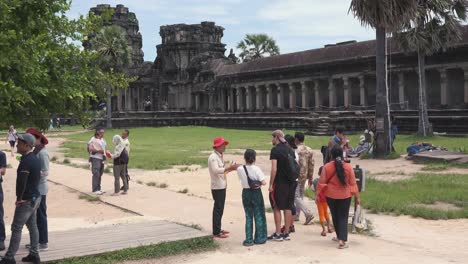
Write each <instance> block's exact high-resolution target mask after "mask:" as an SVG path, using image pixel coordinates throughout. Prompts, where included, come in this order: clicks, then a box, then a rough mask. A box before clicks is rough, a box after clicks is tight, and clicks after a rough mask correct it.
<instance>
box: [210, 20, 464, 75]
mask: <svg viewBox="0 0 468 264" xmlns="http://www.w3.org/2000/svg"><path fill="white" fill-rule="evenodd" d="M375 43H376V41H375V40H368V41H361V42H354V43H344V44H337V45H334V46H329V47H325V48H318V49H311V50H305V51H299V52H293V53H287V54H282V55H276V56H271V57H265V58H261V59H257V60H254V61H251V62H246V63H240V64H232V65H224V66H223V67H222V69H218V71H219V76H220V77H221V76H228V75H236V74H243V73H251V72H261V71H268V70H273V69H281V68H291V67H296V66H308V65H314V64H324V63H330V62H339V61H350V60H356V59H363V58H370V57H375V53H376V50H375V46H376V45H375ZM387 43H388V46H389V51H390V53H391V54H397V53H402V50H401V48H400V47H399V46H398V45H397V43H396V42H395V41H392V38H389V39H388V41H387ZM466 44H468V26H463V29H462V40H461V41H458V42H457V43H456V44H455V45H453V47H455V46H460V45H466Z"/></svg>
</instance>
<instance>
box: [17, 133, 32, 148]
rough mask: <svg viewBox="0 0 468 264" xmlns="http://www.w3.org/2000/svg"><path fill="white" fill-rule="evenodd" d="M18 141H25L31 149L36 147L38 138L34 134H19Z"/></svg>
mask: <svg viewBox="0 0 468 264" xmlns="http://www.w3.org/2000/svg"><path fill="white" fill-rule="evenodd" d="M18 140H21V141H23V142H24V143H26V144H27V145H28V146H30V147H31V148H32V147H34V145H35V144H36V138H35V137H34V136H33V135H32V134H29V133H21V134H18Z"/></svg>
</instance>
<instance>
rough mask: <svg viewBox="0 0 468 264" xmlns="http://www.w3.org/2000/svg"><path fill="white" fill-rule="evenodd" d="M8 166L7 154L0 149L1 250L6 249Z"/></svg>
mask: <svg viewBox="0 0 468 264" xmlns="http://www.w3.org/2000/svg"><path fill="white" fill-rule="evenodd" d="M6 167H7V160H6V154H5V152H3V151H0V251H2V250H5V238H6V235H5V221H4V220H3V219H4V217H3V216H4V213H5V212H4V210H3V186H2V182H3V176H5V173H6Z"/></svg>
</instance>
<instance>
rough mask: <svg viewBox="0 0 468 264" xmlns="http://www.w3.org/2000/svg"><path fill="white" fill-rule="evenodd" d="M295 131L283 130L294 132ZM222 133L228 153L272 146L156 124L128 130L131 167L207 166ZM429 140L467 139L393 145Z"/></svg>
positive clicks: (403, 139)
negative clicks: (215, 141) (213, 146)
mask: <svg viewBox="0 0 468 264" xmlns="http://www.w3.org/2000/svg"><path fill="white" fill-rule="evenodd" d="M294 132H295V131H287V130H286V131H285V133H289V134H294ZM120 133H121V130H120V129H118V130H107V131H106V137H105V138H106V140H107V143H108V145H109V147H110V149H113V143H112V136H113V135H115V134H120ZM92 135H93V132H92V131H90V132H87V133H81V134H74V135H70V136H67V138H68V139H69V141H68V142H66V143H65V144H64V147H65V148H66V149H65V154H66V157H72V158H83V159H87V153H86V151H85V148H86V142H87V141H88V140H89V139H90V138H91V137H92ZM216 136H223V137H224V138H226V139H227V140H229V141H230V143H231V144H230V145H229V147H228V149H227V152H226V153H227V154H229V153H235V154H239V151H234V150H233V149H242V150H243V149H246V148H252V149H255V150H270V149H271V147H272V146H271V131H259V130H236V129H221V128H210V127H191V126H186V127H158V128H135V129H130V141H131V146H132V147H131V156H132V157H131V158H132V167H134V168H135V167H136V168H142V169H149V170H158V169H167V168H170V167H172V166H174V165H191V164H198V165H202V166H206V163H207V157H208V153H205V152H206V151H208V152H209V151H211V150H212V149H211V145H212V142H213V138H214V137H216ZM358 138H359V135H350V136H349V139H350V141H351V145H356V142H358ZM329 139H330V137H313V136H307V137H306V144H307V145H308V146H310V147H312V148H313V149H320V147H321V146H322V145H326V144H327V142H328V140H329ZM417 141H430V142H432V143H433V144H435V145H442V146H445V147H446V148H448V149H450V150H456V149H459V148H461V149H463V150H464V149H467V150H468V140H464V139H463V138H455V137H453V138H451V137H431V138H425V139H422V138H418V137H416V136H411V135H399V136H398V138H397V141H396V142H395V148H396V150H397V152H398V153H399V154H405V153H406V147H407V146H408V145H410V144H411V143H413V142H417Z"/></svg>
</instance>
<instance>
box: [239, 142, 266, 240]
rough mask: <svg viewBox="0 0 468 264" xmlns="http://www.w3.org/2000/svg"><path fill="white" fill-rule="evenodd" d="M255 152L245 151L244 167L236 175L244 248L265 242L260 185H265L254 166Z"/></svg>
mask: <svg viewBox="0 0 468 264" xmlns="http://www.w3.org/2000/svg"><path fill="white" fill-rule="evenodd" d="M256 155H257V154H256V152H255V150H253V149H247V150H246V151H245V153H244V160H245V165H244V166H240V167H239V168H237V175H239V180H240V182H241V185H242V188H243V190H242V205H243V206H244V211H245V240H244V242H243V243H242V244H243V245H244V246H247V247H248V246H253V245H254V244H264V243H265V242H266V241H267V223H266V216H265V203H264V201H263V195H262V189H261V185H265V184H266V181H265V178H266V177H265V174H263V172H262V170H261V169H260V168H259V167H257V166H255V165H254V164H255V159H256ZM254 219H255V237H254V238H253V237H252V232H253V220H254Z"/></svg>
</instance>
